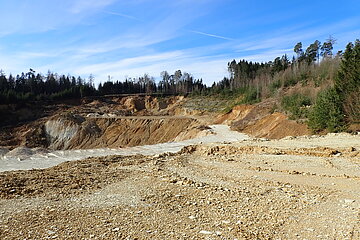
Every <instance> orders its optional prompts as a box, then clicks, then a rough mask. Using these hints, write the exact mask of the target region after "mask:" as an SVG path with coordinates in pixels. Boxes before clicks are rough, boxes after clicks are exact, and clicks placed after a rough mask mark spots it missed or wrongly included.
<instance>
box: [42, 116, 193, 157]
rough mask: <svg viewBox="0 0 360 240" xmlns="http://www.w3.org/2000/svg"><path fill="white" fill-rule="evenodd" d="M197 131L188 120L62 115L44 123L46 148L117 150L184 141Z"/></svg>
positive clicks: (191, 120)
mask: <svg viewBox="0 0 360 240" xmlns="http://www.w3.org/2000/svg"><path fill="white" fill-rule="evenodd" d="M199 132H200V123H199V122H198V121H197V120H195V119H192V118H176V117H161V118H156V117H136V118H135V117H122V118H84V117H81V116H78V115H69V114H68V115H66V116H62V117H57V118H54V119H51V120H49V121H47V122H46V123H45V133H46V135H47V138H48V142H49V148H51V149H57V150H60V149H61V150H67V149H90V148H105V147H108V148H109V147H110V148H118V147H125V146H139V145H148V144H156V143H164V142H170V141H174V140H186V139H189V138H192V137H194V136H196V134H197V133H199Z"/></svg>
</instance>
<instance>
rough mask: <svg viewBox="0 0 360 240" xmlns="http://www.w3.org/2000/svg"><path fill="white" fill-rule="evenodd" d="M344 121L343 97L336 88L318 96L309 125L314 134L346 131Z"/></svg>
mask: <svg viewBox="0 0 360 240" xmlns="http://www.w3.org/2000/svg"><path fill="white" fill-rule="evenodd" d="M344 120H345V119H344V112H343V109H342V97H341V95H340V94H339V93H338V92H337V91H336V90H335V89H334V88H329V89H327V90H325V91H323V92H321V93H320V94H319V95H318V97H317V99H316V103H315V105H314V107H313V109H312V111H311V113H310V116H309V122H308V125H309V127H310V128H311V129H312V130H313V131H314V132H319V131H321V130H324V129H327V130H329V131H330V132H340V131H343V130H345V121H344Z"/></svg>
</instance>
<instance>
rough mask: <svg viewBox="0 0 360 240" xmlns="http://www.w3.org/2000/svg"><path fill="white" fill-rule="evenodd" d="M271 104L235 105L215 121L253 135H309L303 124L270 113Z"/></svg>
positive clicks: (276, 113) (282, 115) (274, 136)
mask: <svg viewBox="0 0 360 240" xmlns="http://www.w3.org/2000/svg"><path fill="white" fill-rule="evenodd" d="M271 106H272V105H271V104H269V103H266V102H265V103H260V104H255V105H239V106H235V107H234V108H233V109H232V110H231V111H230V112H229V113H227V114H224V115H221V116H220V117H219V118H218V119H217V120H216V122H217V123H225V124H228V125H230V126H231V128H232V129H233V130H236V131H240V132H244V133H246V134H249V135H251V136H253V137H265V138H270V139H280V138H283V137H286V136H303V135H309V134H310V130H309V129H308V128H307V126H306V125H305V124H301V123H298V122H296V121H293V120H289V119H288V117H287V116H286V115H284V114H282V113H279V112H275V113H271Z"/></svg>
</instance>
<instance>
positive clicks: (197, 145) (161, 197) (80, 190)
mask: <svg viewBox="0 0 360 240" xmlns="http://www.w3.org/2000/svg"><path fill="white" fill-rule="evenodd" d="M212 129H213V131H214V133H213V134H210V135H208V136H207V137H208V138H207V139H208V140H206V138H205V139H200V140H199V139H197V140H192V141H189V142H185V143H184V142H182V143H181V144H179V143H176V144H178V145H176V146H175V147H174V148H173V149H171V147H170V146H171V145H169V144H172V143H168V145H166V144H165V145H164V144H163V145H156V146H154V147H153V149H152V147H151V146H144V147H143V148H144V149H143V150H144V151H141V147H137V148H133V150H134V152H133V153H134V154H135V155H133V156H124V155H128V154H122V153H120V152H116V151H122V150H121V149H120V150H116V151H115V150H104V151H108V152H106V154H103V155H109V154H110V155H111V156H100V155H101V154H99V155H96V154H98V152H96V151H100V150H86V151H85V150H84V151H83V152H81V150H80V151H78V152H76V151H73V152H71V151H70V152H67V151H62V152H50V153H49V152H47V153H43V154H42V155H41V154H40V153H36V154H38V155H36V156H32V157H33V159H31V160H27V161H33V165H31V164H30V165H26V164H23V163H24V161H23V160H22V161H19V160H17V159H13V158H9V159H7V161H8V165H6V164H5V163H4V161H6V159H5V160H4V159H2V161H3V162H2V163H1V166H2V172H1V173H0V239H231V240H234V239H360V135H350V134H329V135H326V136H310V137H296V138H295V137H288V138H285V139H281V140H271V141H269V140H261V139H251V138H248V137H246V136H245V135H241V134H237V133H236V134H234V133H231V134H234V135H231V134H230V135H229V132H226V131H229V129H228V128H226V127H221V125H220V126H216V125H215V126H212ZM224 131H225V133H226V134H223V135H221V134H222V133H224ZM225 137H228V138H225ZM209 138H211V139H210V140H209ZM173 144H175V143H173ZM168 147H169V148H168ZM136 149H137V152H135V150H136ZM139 149H140V150H139ZM145 149H148V153H146V151H145ZM151 149H152V150H151ZM154 149H157V151H155V150H154ZM130 150H131V149H130ZM130 150H129V149H127V151H130ZM91 151H93V152H91ZM168 152H170V153H168ZM127 153H129V152H127ZM141 153H146V154H144V155H140V154H141ZM51 154H52V155H51ZM77 154H78V155H77ZM76 156H79V158H84V157H89V158H87V159H84V160H78V159H79V158H77V157H76ZM52 157H53V158H54V159H58V162H56V164H59V165H56V166H53V165H55V164H50V165H49V163H47V162H46V159H49V158H50V159H51V158H52ZM71 157H72V159H71V160H77V161H69V162H64V160H66V159H67V158H69V159H70V158H71ZM54 159H52V160H54ZM20 160H21V159H20ZM16 161H17V162H16ZM61 162H62V163H61ZM28 163H29V162H28ZM35 163H36V164H38V165H36V164H35ZM53 163H54V162H53ZM22 164H23V165H22ZM34 164H35V165H34ZM29 166H33V167H34V166H35V167H38V168H43V169H33V170H17V171H7V170H16V169H29Z"/></svg>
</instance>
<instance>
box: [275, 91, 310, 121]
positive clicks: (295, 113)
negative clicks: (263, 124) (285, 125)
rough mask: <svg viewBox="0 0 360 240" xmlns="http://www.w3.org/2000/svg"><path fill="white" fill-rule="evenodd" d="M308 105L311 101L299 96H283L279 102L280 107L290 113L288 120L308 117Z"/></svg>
mask: <svg viewBox="0 0 360 240" xmlns="http://www.w3.org/2000/svg"><path fill="white" fill-rule="evenodd" d="M310 105H311V99H310V98H309V97H307V96H304V95H301V94H294V95H290V96H285V97H283V98H282V100H281V107H282V108H283V109H284V110H285V111H287V112H288V113H290V119H299V118H306V117H308V113H309V110H308V106H310Z"/></svg>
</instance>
